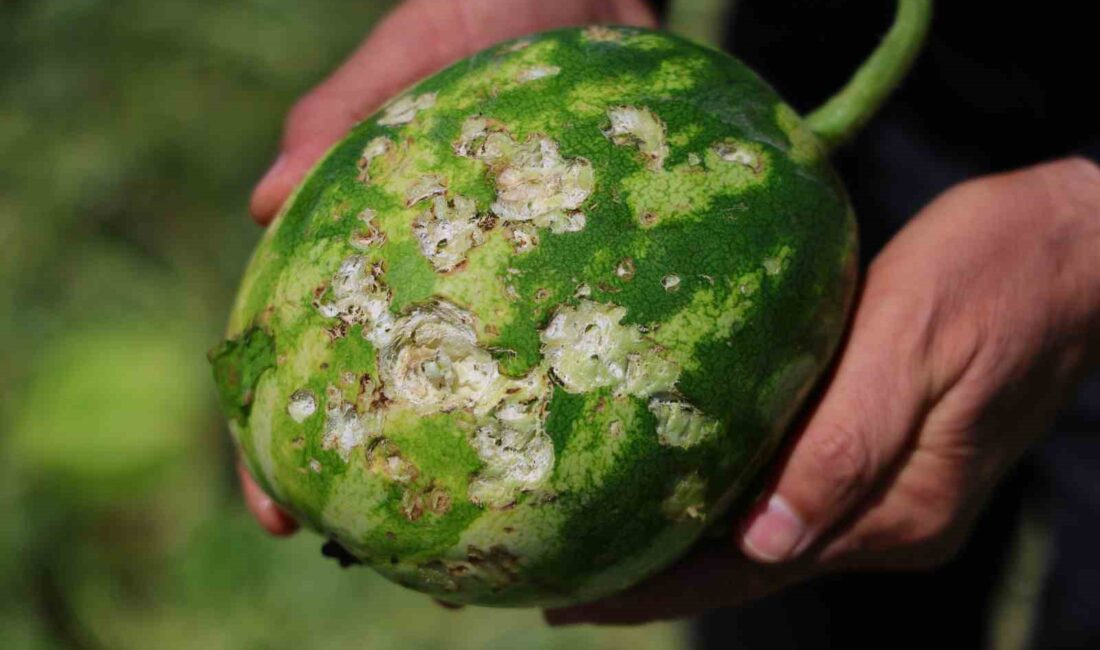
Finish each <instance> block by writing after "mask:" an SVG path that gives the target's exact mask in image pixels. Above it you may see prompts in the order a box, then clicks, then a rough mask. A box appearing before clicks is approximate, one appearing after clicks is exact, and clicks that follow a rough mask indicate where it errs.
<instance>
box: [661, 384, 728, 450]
mask: <svg viewBox="0 0 1100 650" xmlns="http://www.w3.org/2000/svg"><path fill="white" fill-rule="evenodd" d="M649 411H650V413H652V414H653V415H654V416H655V417H656V418H657V442H659V443H660V444H662V445H665V446H666V447H679V448H681V449H687V448H690V447H694V446H695V445H697V444H699V443H700V442H702V441H703V440H705V439H707V438H710V437H712V436H714V434H715V433H716V432H717V431H718V421H717V420H715V419H714V418H711V417H710V416H708V415H706V414H705V413H703V412H702V411H700V410H699V409H697V408H695V407H694V406H692V405H691V404H688V403H687V402H685V401H684V400H682V399H680V398H679V397H677V396H676V395H673V394H660V395H655V396H654V397H653V398H652V399H650V400H649Z"/></svg>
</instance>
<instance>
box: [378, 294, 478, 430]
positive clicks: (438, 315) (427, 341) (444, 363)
mask: <svg viewBox="0 0 1100 650" xmlns="http://www.w3.org/2000/svg"><path fill="white" fill-rule="evenodd" d="M378 363H379V376H380V377H381V380H382V386H383V391H384V392H385V395H386V397H387V398H389V399H390V400H392V401H393V402H396V403H399V404H405V405H408V406H410V407H412V408H413V409H415V410H416V411H417V412H418V413H422V414H430V413H440V412H442V413H446V412H449V411H454V410H456V409H470V410H472V411H473V412H475V413H477V414H483V413H486V412H488V411H489V410H490V409H491V408H492V407H493V405H494V404H495V402H493V401H491V398H492V396H493V395H494V394H495V393H496V392H497V391H499V386H498V383H499V382H498V380H499V379H500V371H499V369H498V368H497V362H496V361H495V360H494V359H493V356H492V355H491V354H490V353H489V351H488V350H486V349H484V348H482V347H479V346H478V344H477V334H476V333H475V331H474V327H473V318H472V317H471V316H470V314H468V313H466V312H465V311H463V310H461V309H459V308H458V307H455V306H454V305H452V304H450V303H447V302H444V301H436V302H433V303H429V304H427V305H421V306H418V307H417V308H415V309H414V310H413V311H412V312H411V313H410V314H409V315H408V316H405V317H402V318H401V319H400V320H399V321H398V322H397V327H396V328H395V329H394V336H393V339H392V341H391V343H390V344H389V345H387V346H386V347H385V348H383V349H382V351H381V352H380V353H379V355H378Z"/></svg>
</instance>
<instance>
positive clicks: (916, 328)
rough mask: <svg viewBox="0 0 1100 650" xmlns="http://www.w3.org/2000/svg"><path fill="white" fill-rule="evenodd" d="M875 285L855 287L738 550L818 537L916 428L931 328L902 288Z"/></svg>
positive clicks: (781, 549) (759, 553)
mask: <svg viewBox="0 0 1100 650" xmlns="http://www.w3.org/2000/svg"><path fill="white" fill-rule="evenodd" d="M877 293H879V296H880V299H877V300H868V299H867V296H869V295H870V292H867V293H865V294H864V300H863V301H862V303H861V307H860V308H859V310H858V311H857V313H856V317H855V320H854V323H853V326H852V331H851V336H850V337H849V340H848V343H847V345H846V346H845V349H844V350H843V351H842V356H841V358H840V363H839V364H838V366H837V369H836V373H835V375H834V377H833V379H832V381H831V382H830V383H829V385H828V387H827V389H826V391H825V393H824V395H823V396H822V398H821V401H820V403H819V404H818V405H817V407H816V409H815V410H814V411H813V413H812V414H811V415H810V417H809V419H808V421H807V422H806V424H805V427H804V428H803V430H802V431H801V433H800V435H799V436H798V437H797V438H796V439H795V442H794V444H793V446H792V448H791V450H790V452H789V455H788V456H787V458H786V460H785V462H784V464H783V466H782V468H781V470H780V473H779V476H778V479H777V480H776V482H775V485H774V487H773V488H772V489H770V490H768V491H767V492H766V493H765V496H764V497H763V498H762V499H761V500H760V501H759V502H758V503H757V505H756V507H755V508H754V509H753V510H752V511H751V512H750V513H749V515H748V517H746V519H745V522H744V524H743V525H742V528H741V531H740V534H741V539H740V544H741V548H742V551H743V552H744V553H745V554H746V555H748V556H749V557H751V558H753V559H755V560H757V561H761V562H782V561H786V560H790V559H793V558H795V557H797V556H798V555H799V554H801V553H802V552H804V551H805V550H806V549H807V548H808V547H809V546H811V545H812V544H813V543H814V542H816V541H817V540H818V539H820V537H821V536H822V535H823V534H824V533H825V532H826V531H827V530H828V529H829V528H830V527H831V526H833V525H834V524H835V523H836V522H837V521H838V520H840V519H841V518H842V517H844V516H845V515H846V514H847V513H848V512H849V511H851V510H852V509H853V507H854V506H855V505H856V504H858V503H859V502H860V501H861V500H863V499H865V498H866V497H867V496H868V494H869V493H871V492H872V491H873V490H874V489H875V488H876V487H877V486H878V485H879V484H880V483H881V482H882V481H883V479H884V478H885V477H886V475H887V474H888V473H889V472H890V470H891V469H892V468H893V466H894V465H895V462H896V461H897V460H898V458H899V457H900V456H902V454H903V452H904V451H905V449H906V447H907V442H908V441H909V439H910V437H911V436H912V435H913V434H914V433H915V432H916V430H917V425H918V423H919V420H920V417H921V411H922V409H923V398H922V395H923V392H922V390H921V386H922V380H921V372H920V369H921V368H922V366H923V356H924V355H923V352H922V350H924V349H926V345H925V340H926V338H925V337H924V336H923V332H927V331H930V330H929V329H928V328H925V327H921V323H922V318H921V316H920V312H921V310H919V309H914V307H913V303H914V300H913V299H912V295H911V294H910V296H909V297H906V296H905V294H899V293H897V292H894V293H892V294H889V293H888V294H886V295H883V294H882V292H877ZM868 304H870V305H871V307H869V308H866V307H864V306H863V305H868ZM925 312H926V313H928V312H927V310H925ZM923 320H924V322H927V320H928V319H923Z"/></svg>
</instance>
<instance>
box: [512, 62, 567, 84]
mask: <svg viewBox="0 0 1100 650" xmlns="http://www.w3.org/2000/svg"><path fill="white" fill-rule="evenodd" d="M559 72H561V68H559V67H558V66H556V65H536V66H532V67H530V68H524V69H523V70H520V71H519V73H518V74H516V81H518V82H520V83H521V84H522V83H527V82H528V81H535V80H536V79H542V78H544V77H553V76H554V75H556V74H558V73H559Z"/></svg>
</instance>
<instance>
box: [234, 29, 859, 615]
mask: <svg viewBox="0 0 1100 650" xmlns="http://www.w3.org/2000/svg"><path fill="white" fill-rule="evenodd" d="M855 253H856V251H855V225H854V220H853V216H852V213H851V210H850V208H849V205H848V202H847V199H846V197H845V194H844V190H843V188H842V187H841V185H840V184H839V182H838V180H837V178H836V176H835V174H834V173H833V171H832V170H831V168H830V166H829V164H828V162H827V160H826V159H825V156H824V152H823V150H822V148H821V147H820V146H819V144H818V143H817V140H816V139H815V137H814V136H813V134H812V133H810V132H809V131H808V129H806V128H805V126H804V125H803V124H802V122H801V120H800V119H799V117H798V116H797V115H796V114H795V113H794V111H793V110H792V109H790V108H789V107H788V106H786V105H785V104H784V103H783V102H782V101H781V100H780V99H779V98H778V97H777V96H776V95H775V93H774V92H773V91H772V90H771V89H770V88H769V87H768V86H767V85H766V84H764V83H763V82H762V81H761V80H760V79H758V78H757V77H756V76H755V75H754V74H753V73H752V72H751V71H750V70H748V69H747V68H746V67H745V66H744V65H742V64H741V63H740V62H738V61H737V60H735V59H733V58H731V57H730V56H728V55H726V54H723V53H720V52H717V51H713V50H710V49H707V48H704V47H701V46H698V45H695V44H692V43H690V42H688V41H685V40H683V39H679V38H677V37H674V36H671V35H668V34H664V33H659V32H652V31H646V30H640V29H633V28H619V27H589V28H579V29H566V30H560V31H555V32H548V33H545V34H541V35H537V36H532V37H528V38H525V39H520V40H518V41H512V42H508V43H504V44H501V45H498V46H495V47H492V48H490V49H488V50H486V51H484V52H482V53H479V54H477V55H475V56H473V57H471V58H469V59H466V60H464V61H462V62H460V63H458V64H455V65H454V66H452V67H450V68H448V69H446V70H444V71H442V72H440V73H438V74H436V75H434V76H432V77H430V78H428V79H426V80H424V81H423V82H421V83H420V84H418V85H417V86H415V87H414V88H412V89H410V90H408V91H407V92H406V93H404V94H403V95H401V96H399V97H397V98H395V99H394V100H392V101H391V102H390V103H389V104H388V105H387V106H385V107H383V108H382V109H381V110H380V111H379V112H378V113H377V114H376V115H374V116H373V117H371V118H370V119H368V120H366V121H365V122H363V123H362V124H360V125H358V126H357V127H355V128H354V129H353V130H352V132H351V133H350V134H349V135H348V136H347V138H346V139H345V140H344V141H342V142H341V143H339V144H338V145H336V146H335V147H334V148H333V149H332V151H331V152H330V153H329V154H328V155H327V157H326V158H325V159H324V160H323V161H322V162H321V163H319V164H318V166H317V167H316V168H315V169H314V170H313V172H311V174H310V176H309V178H308V179H307V180H306V181H305V182H304V183H303V184H302V186H301V187H300V188H299V189H298V191H297V192H296V194H295V196H294V197H293V198H292V200H290V201H289V202H288V205H287V207H286V208H285V209H284V211H283V213H282V214H281V215H280V216H279V217H278V219H277V220H276V221H275V223H274V224H272V226H271V227H270V229H269V230H268V231H267V233H266V235H265V237H264V239H263V241H262V242H261V243H260V245H259V247H258V248H257V250H256V252H255V254H254V256H253V259H252V261H251V263H250V265H249V267H248V269H247V271H246V273H245V277H244V280H243V282H242V286H241V289H240V293H239V296H238V299H237V303H236V305H235V307H234V310H233V313H232V316H231V319H230V323H229V328H228V334H227V342H226V343H224V344H223V345H222V346H220V347H219V348H217V349H216V350H215V351H213V352H212V360H213V362H214V364H215V368H216V377H217V379H218V381H219V387H220V390H221V393H222V400H223V404H224V405H225V407H226V412H227V414H228V415H229V416H230V418H231V419H230V428H231V430H232V432H233V435H234V437H235V439H236V441H237V444H238V445H239V448H240V450H241V453H242V456H243V458H244V459H245V462H246V463H247V466H248V468H249V470H250V472H251V473H252V475H253V476H254V477H255V479H256V481H257V482H258V483H259V484H260V486H261V487H263V489H264V490H265V491H266V492H268V493H269V494H270V495H271V496H272V497H273V498H275V500H276V501H277V502H278V503H280V504H282V505H283V506H284V507H285V508H286V509H288V510H289V511H290V512H292V513H293V514H294V516H295V517H296V518H298V519H299V520H300V521H302V522H303V523H305V524H306V525H308V526H310V527H312V528H314V529H316V530H318V531H321V532H322V533H323V534H324V535H326V536H329V537H331V538H333V539H335V540H337V541H338V542H339V543H340V544H341V545H342V546H343V547H344V548H346V549H347V550H348V551H349V552H350V553H351V554H353V555H355V556H356V557H358V558H359V559H360V560H362V561H363V562H364V563H365V564H367V565H369V566H371V567H373V568H374V569H376V570H378V571H379V572H381V573H383V574H384V575H386V576H387V577H389V578H391V579H393V580H395V581H397V582H399V583H401V584H403V585H407V586H409V587H412V588H415V589H419V590H421V591H424V592H427V593H430V594H432V595H433V596H435V597H437V598H441V599H443V600H446V601H450V602H455V603H478V604H486V605H501V606H534V605H540V606H547V605H563V604H568V603H575V602H581V601H585V600H591V599H594V598H598V597H601V596H604V595H607V594H609V593H613V592H615V591H618V590H621V589H624V588H627V587H629V586H630V585H632V584H634V583H636V582H638V581H639V580H641V579H643V578H644V577H646V576H648V575H651V574H653V573H654V572H656V571H658V570H660V569H661V568H663V567H665V566H667V565H668V564H670V563H671V562H673V561H674V560H676V559H677V558H678V557H680V556H681V555H683V553H684V552H686V550H687V549H688V548H689V547H690V546H691V544H692V543H693V542H694V541H695V540H696V539H697V538H698V537H699V536H700V535H701V534H702V532H703V531H704V529H705V527H706V525H707V523H708V522H710V521H714V520H715V519H716V518H717V517H718V515H719V514H721V513H722V511H723V510H724V509H726V508H727V506H728V505H729V504H730V503H731V502H732V501H734V500H735V499H736V498H737V497H739V496H741V495H742V493H743V492H744V490H745V488H746V485H747V484H748V482H749V481H751V480H752V478H753V477H755V476H756V475H758V474H759V472H760V471H761V470H762V469H763V468H764V467H765V466H766V464H767V463H768V461H769V460H770V459H771V458H772V456H773V453H774V451H775V450H776V448H777V446H778V444H779V442H780V441H781V439H782V436H783V433H784V432H785V430H786V429H787V427H788V425H789V424H790V421H791V419H792V417H793V416H794V414H795V412H796V410H797V409H798V407H799V406H800V404H801V402H802V401H803V399H804V398H805V396H806V394H807V392H808V391H809V389H810V388H811V387H812V385H813V383H814V382H815V381H816V380H817V378H818V377H819V376H820V374H821V372H822V371H823V369H824V368H825V366H826V365H827V364H828V361H829V359H830V357H831V355H832V353H833V351H834V349H835V347H836V345H837V342H838V340H839V338H840V335H841V332H842V330H843V326H844V323H845V318H846V315H847V311H848V307H849V303H850V300H851V294H852V291H853V287H854V285H855V273H854V268H855V266H854V264H855Z"/></svg>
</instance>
